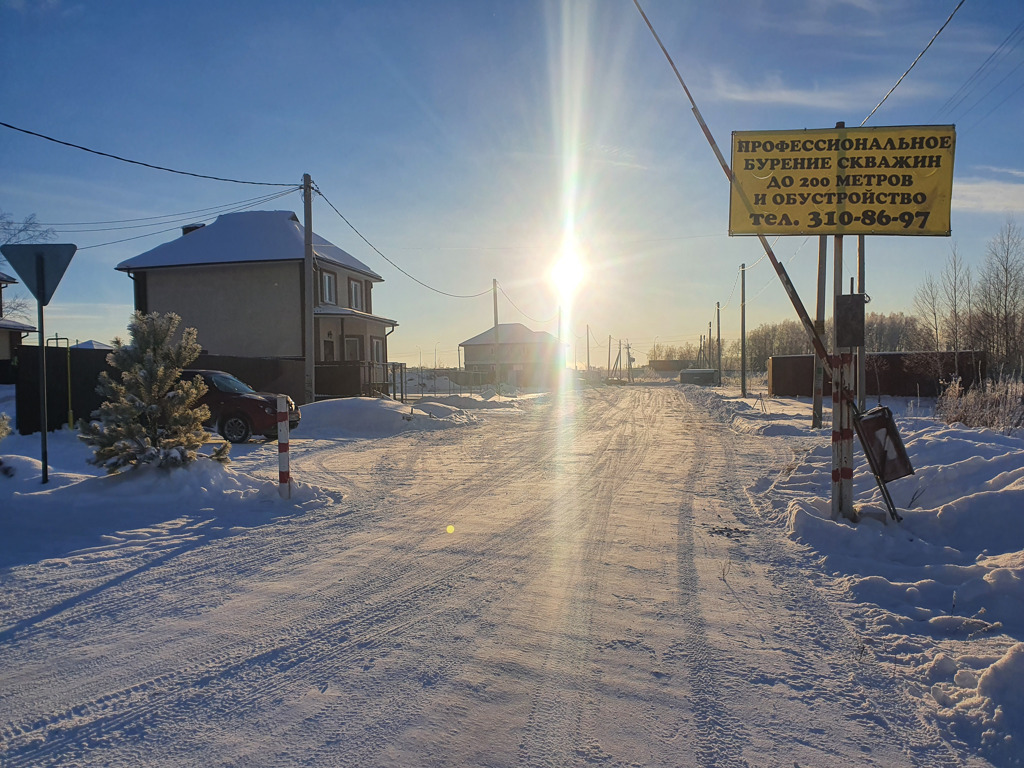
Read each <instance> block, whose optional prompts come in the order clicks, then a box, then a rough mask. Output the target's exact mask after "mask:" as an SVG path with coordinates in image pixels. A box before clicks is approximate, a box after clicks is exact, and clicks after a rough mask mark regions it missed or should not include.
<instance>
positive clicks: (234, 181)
mask: <svg viewBox="0 0 1024 768" xmlns="http://www.w3.org/2000/svg"><path fill="white" fill-rule="evenodd" d="M0 125H2V126H3V127H4V128H10V129H11V130H12V131H18V132H19V133H25V134H28V135H29V136H35V137H37V138H40V139H45V140H46V141H52V142H53V143H54V144H61V145H63V146H65V147H71V148H72V149H80V150H82V151H83V152H90V153H92V154H94V155H99V156H101V157H109V158H110V159H112V160H120V161H121V162H122V163H131V164H132V165H141V166H143V167H144V168H152V169H153V170H155V171H166V172H167V173H176V174H178V175H180V176H192V177H194V178H197V179H210V180H212V181H227V182H230V183H231V184H250V185H253V186H257V187H292V186H295V182H289V183H287V184H276V183H273V182H269V181H243V180H241V179H228V178H224V177H223V176H207V175H206V174H203V173H192V172H190V171H179V170H176V169H174V168H165V167H164V166H162V165H153V164H152V163H144V162H142V161H141V160H130V159H129V158H127V157H121V156H120V155H112V154H110V153H109V152H100V151H99V150H97V149H89V147H83V146H82V145H81V144H72V143H71V142H70V141H61V140H60V139H55V138H53V137H52V136H47V135H46V134H43V133H36V132H35V131H30V130H28V129H26V128H19V127H18V126H16V125H11V124H10V123H5V122H2V121H0Z"/></svg>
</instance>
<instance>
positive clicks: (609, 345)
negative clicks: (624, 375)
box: [605, 333, 612, 379]
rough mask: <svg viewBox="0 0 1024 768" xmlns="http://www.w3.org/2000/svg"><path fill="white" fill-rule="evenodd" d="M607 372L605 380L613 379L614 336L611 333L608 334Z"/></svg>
mask: <svg viewBox="0 0 1024 768" xmlns="http://www.w3.org/2000/svg"><path fill="white" fill-rule="evenodd" d="M606 370H607V371H608V375H607V376H605V378H606V379H610V378H611V377H612V335H611V334H610V333H609V334H608V368H607V369H606Z"/></svg>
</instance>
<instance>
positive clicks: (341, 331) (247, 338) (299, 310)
mask: <svg viewBox="0 0 1024 768" xmlns="http://www.w3.org/2000/svg"><path fill="white" fill-rule="evenodd" d="M304 236H305V231H304V229H303V226H302V224H301V223H300V222H299V219H298V217H297V216H296V215H295V214H294V213H292V212H291V211H244V212H240V213H227V214H223V215H221V216H218V217H217V219H216V220H215V221H214V222H213V223H212V224H209V225H206V226H203V225H193V226H190V227H184V228H183V230H182V235H181V237H178V238H177V239H175V240H172V241H170V242H168V243H164V244H163V245H159V246H157V247H156V248H153V249H152V250H149V251H146V252H145V253H141V254H139V255H138V256H134V257H132V258H130V259H127V260H125V261H123V262H121V263H120V264H118V265H117V269H118V270H120V271H122V272H126V273H128V275H129V276H130V277H131V278H132V280H134V282H135V308H136V309H137V310H138V311H140V312H161V313H165V312H174V313H176V314H178V315H180V316H181V318H182V326H183V327H190V328H195V329H196V331H197V332H198V338H199V344H200V345H201V346H202V347H203V349H204V351H206V352H208V353H209V354H211V355H230V356H235V357H249V358H278V359H301V358H303V356H304V354H305V349H304V345H303V304H304V295H305V293H304V283H303V279H304V278H303V275H304V255H305V248H304ZM313 252H314V257H313V258H314V280H315V291H314V293H315V305H314V308H313V318H314V322H313V324H314V329H313V337H314V344H315V350H314V358H315V361H316V363H317V364H318V365H320V366H326V367H328V368H329V369H330V370H326V371H325V373H324V377H323V378H324V380H325V381H330V380H331V376H330V372H331V370H333V368H332V366H333V367H334V368H336V367H338V366H340V365H342V364H351V365H350V366H349V367H350V368H353V369H354V368H355V367H361V368H362V369H363V370H362V373H361V374H360V380H361V381H362V382H363V383H364V384H366V383H367V382H373V381H376V382H381V381H385V380H386V377H385V374H384V373H383V371H382V370H381V371H375V369H377V368H380V369H383V368H384V366H385V365H386V364H387V361H388V349H387V346H388V345H387V341H388V335H389V334H390V333H391V332H392V331H393V330H394V329H395V327H396V326H397V325H398V323H397V322H395V321H394V320H391V319H389V318H386V317H381V316H379V315H375V314H374V313H373V286H374V285H375V284H376V283H380V282H382V281H383V278H382V277H381V276H380V275H378V274H377V273H376V272H374V271H373V270H372V269H370V268H369V267H368V266H366V265H365V264H363V263H362V262H361V261H359V260H358V259H356V258H355V257H354V256H352V255H351V254H349V253H347V252H345V251H343V250H342V249H341V248H339V247H338V246H336V245H334V244H333V243H330V242H328V241H327V240H325V239H324V238H322V237H320V236H319V235H317V234H315V233H314V235H313ZM320 378H321V377H320V373H319V370H318V382H317V392H318V394H324V395H335V396H338V395H347V394H368V392H364V391H363V390H364V389H365V387H357V389H358V390H359V391H345V392H336V391H327V390H325V389H324V388H323V387H321V383H320V381H319V379H320ZM335 378H337V377H335ZM347 380H349V381H351V376H349V377H348V379H347ZM349 389H350V390H351V387H349Z"/></svg>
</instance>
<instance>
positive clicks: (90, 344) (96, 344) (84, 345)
mask: <svg viewBox="0 0 1024 768" xmlns="http://www.w3.org/2000/svg"><path fill="white" fill-rule="evenodd" d="M71 348H72V349H113V347H112V346H110V345H109V344H104V343H103V342H102V341H95V340H93V339H89V340H88V341H80V342H78V343H77V344H73V345H72V346H71Z"/></svg>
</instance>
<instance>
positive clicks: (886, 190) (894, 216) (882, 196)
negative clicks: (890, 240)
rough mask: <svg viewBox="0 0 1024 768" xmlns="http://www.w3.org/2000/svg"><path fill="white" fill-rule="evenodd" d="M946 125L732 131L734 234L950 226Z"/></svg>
mask: <svg viewBox="0 0 1024 768" xmlns="http://www.w3.org/2000/svg"><path fill="white" fill-rule="evenodd" d="M955 147H956V130H955V128H954V126H952V125H916V126H890V127H882V128H826V129H821V130H814V129H811V130H798V131H734V132H733V134H732V176H733V181H732V191H731V194H730V198H729V234H730V235H939V236H948V235H949V233H950V224H949V209H950V198H951V196H952V191H953V150H954V149H955Z"/></svg>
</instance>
